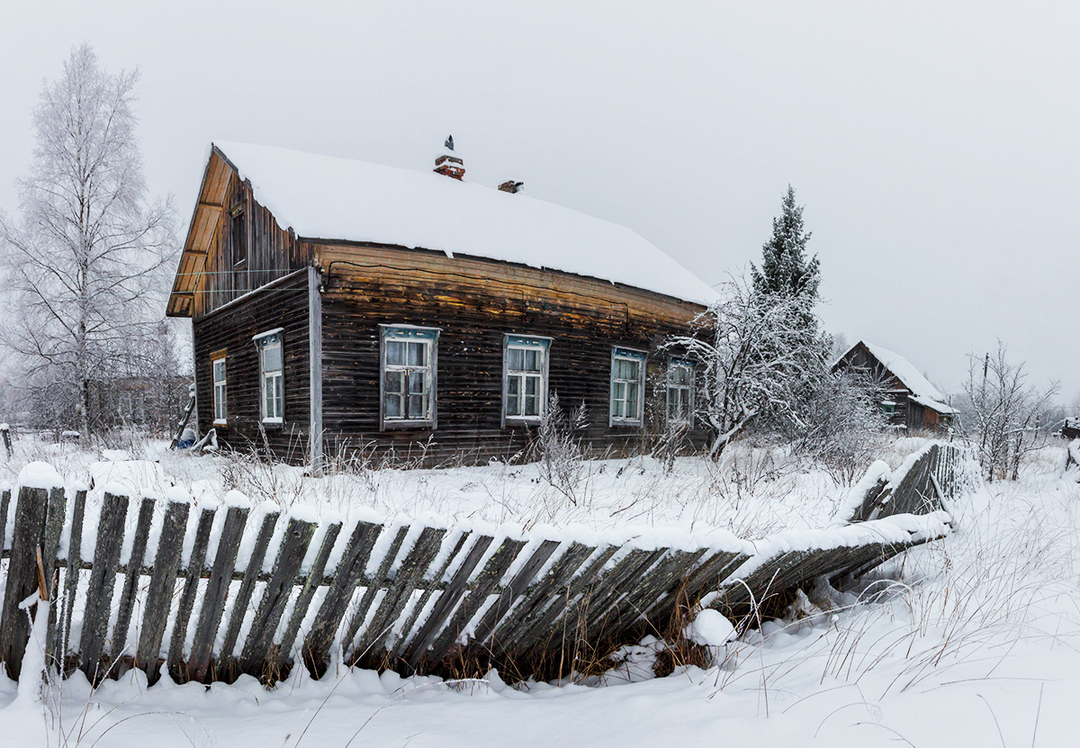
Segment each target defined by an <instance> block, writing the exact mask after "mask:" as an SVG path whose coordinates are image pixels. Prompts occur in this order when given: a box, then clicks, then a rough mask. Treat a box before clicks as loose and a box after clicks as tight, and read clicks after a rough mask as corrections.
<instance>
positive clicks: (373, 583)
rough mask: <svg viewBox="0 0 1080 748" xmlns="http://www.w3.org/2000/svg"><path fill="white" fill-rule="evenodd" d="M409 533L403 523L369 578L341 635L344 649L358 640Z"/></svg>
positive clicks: (407, 527)
mask: <svg viewBox="0 0 1080 748" xmlns="http://www.w3.org/2000/svg"><path fill="white" fill-rule="evenodd" d="M408 534H409V526H408V525H402V526H401V527H399V528H398V531H397V535H395V536H394V540H393V542H391V543H390V548H389V550H387V551H386V555H384V556H383V559H382V561H381V562H380V563H379V569H378V571H376V572H375V576H374V577H373V578H372V579H370V580H368V585H367V589H365V590H364V595H363V597H361V598H360V604H359V605H358V606H357V607H356V611H355V612H354V613H353V615H352V618H350V619H349V624H348V626H346V627H345V633H344V634H342V636H341V648H342V649H343V650H344V649H345V648H346V647H347V646H349V643H350V642H353V641H356V633H357V631H359V630H360V626H362V625H363V623H364V619H365V618H367V612H368V610H369V609H370V608H371V605H372V603H374V602H375V595H376V594H378V592H379V590H380V589H381V588H382V587H383V585H385V584H386V582H387V576H388V575H389V574H390V567H391V566H393V564H394V559H395V558H397V555H398V551H400V550H401V544H402V543H404V542H405V537H406V536H407V535H408ZM346 661H347V660H346Z"/></svg>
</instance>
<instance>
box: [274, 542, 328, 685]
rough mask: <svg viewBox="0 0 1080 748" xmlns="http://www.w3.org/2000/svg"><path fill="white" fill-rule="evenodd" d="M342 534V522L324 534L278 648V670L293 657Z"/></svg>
mask: <svg viewBox="0 0 1080 748" xmlns="http://www.w3.org/2000/svg"><path fill="white" fill-rule="evenodd" d="M340 533H341V522H333V523H331V524H330V525H329V526H328V527H327V528H326V532H325V533H324V534H323V537H322V541H321V542H320V543H319V550H318V553H317V554H316V555H315V560H314V562H312V564H311V572H310V573H309V574H308V575H307V578H306V579H305V580H304V587H303V589H301V590H300V595H299V596H298V597H297V598H296V605H295V606H293V611H292V616H291V617H290V618H289V624H288V626H287V627H286V629H285V633H284V635H283V636H282V637H281V644H280V645H279V647H278V654H277V668H278V670H283V669H284V668H285V666H286V664H288V662H289V659H290V658H291V656H292V648H293V643H294V642H295V641H296V635H297V634H298V633H299V631H300V626H301V624H303V622H304V618H305V616H306V615H307V611H308V608H309V607H310V606H311V601H312V599H313V598H314V597H315V591H316V590H317V589H318V588H319V585H320V584H321V583H322V579H323V573H324V572H325V571H326V562H327V561H329V560H330V552H331V551H332V550H333V549H334V543H335V542H337V538H338V535H339V534H340Z"/></svg>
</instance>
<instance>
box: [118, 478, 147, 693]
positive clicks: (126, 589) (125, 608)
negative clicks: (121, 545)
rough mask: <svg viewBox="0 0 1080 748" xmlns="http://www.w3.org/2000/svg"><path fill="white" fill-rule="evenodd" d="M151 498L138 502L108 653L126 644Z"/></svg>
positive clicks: (120, 668)
mask: <svg viewBox="0 0 1080 748" xmlns="http://www.w3.org/2000/svg"><path fill="white" fill-rule="evenodd" d="M155 504H156V502H155V501H154V500H153V499H147V498H144V499H143V500H142V502H141V503H140V504H139V519H138V522H137V523H136V525H135V536H134V538H132V543H131V556H130V557H129V558H128V564H127V567H128V568H127V575H126V577H125V579H124V586H123V588H122V589H121V592H120V607H119V609H118V610H117V614H116V626H115V627H114V628H113V640H112V648H111V650H110V654H111V655H112V657H113V658H117V657H120V656H121V655H122V654H123V653H124V648H125V647H126V646H127V635H128V628H129V625H130V623H131V609H132V607H133V606H134V605H135V591H136V590H137V589H138V586H139V574H140V573H141V572H142V566H143V558H144V557H145V555H146V539H147V537H148V536H149V535H150V522H151V520H153V518H154V506H155ZM116 668H117V671H116V673H117V675H123V673H124V664H123V662H118V663H117V665H116Z"/></svg>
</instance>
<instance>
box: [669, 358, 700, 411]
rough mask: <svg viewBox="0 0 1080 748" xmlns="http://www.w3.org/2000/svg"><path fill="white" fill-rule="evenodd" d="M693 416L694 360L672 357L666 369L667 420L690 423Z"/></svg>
mask: <svg viewBox="0 0 1080 748" xmlns="http://www.w3.org/2000/svg"><path fill="white" fill-rule="evenodd" d="M693 418H694V362H693V361H687V360H685V359H678V358H673V359H670V360H669V361H668V370H667V420H668V423H671V424H682V425H690V424H691V423H692V422H693Z"/></svg>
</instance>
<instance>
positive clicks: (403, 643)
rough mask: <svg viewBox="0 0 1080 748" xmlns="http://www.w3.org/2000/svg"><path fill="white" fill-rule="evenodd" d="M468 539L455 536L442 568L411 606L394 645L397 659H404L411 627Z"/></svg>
mask: <svg viewBox="0 0 1080 748" xmlns="http://www.w3.org/2000/svg"><path fill="white" fill-rule="evenodd" d="M468 539H469V533H467V532H460V533H458V534H457V540H456V541H455V542H454V547H453V548H452V549H451V551H450V553H448V554H446V560H445V561H443V563H442V566H440V567H439V569H438V570H437V571H436V572H435V573H434V574H432V575H431V579H430V583H429V584H427V585H425V587H424V591H423V593H422V594H421V595H420V599H419V600H417V601H416V605H414V606H413V609H412V612H410V613H409V617H408V618H407V619H406V620H405V623H404V624H402V626H401V635H400V636H399V637H398V639H397V641H396V642H395V643H394V654H396V655H397V656H398V658H399V659H400V658H403V657H404V653H405V651H406V649H407V647H408V646H409V644H410V643H411V642H412V640H413V639H414V638H415V637H414V636H413V635H412V634H414V633H416V632H414V631H413V627H414V626H415V624H416V621H417V620H418V619H419V617H420V614H421V613H422V612H423V611H424V609H425V608H426V607H427V605H428V601H429V600H430V599H431V596H432V595H434V594H435V587H436V586H437V585H438V584H439V583H440V582H441V581H442V579H443V577H445V576H446V572H447V571H448V570H449V569H450V567H451V565H453V563H454V562H455V561H456V560H457V559H458V557H459V554H460V553H461V552H462V549H463V548H464V547H465V543H466V541H468ZM443 542H444V543H445V542H447V539H446V538H444V539H443Z"/></svg>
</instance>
